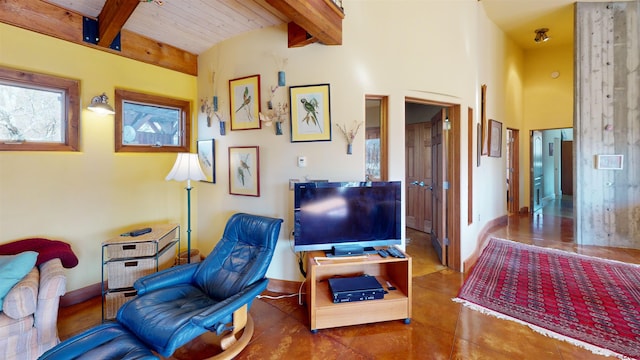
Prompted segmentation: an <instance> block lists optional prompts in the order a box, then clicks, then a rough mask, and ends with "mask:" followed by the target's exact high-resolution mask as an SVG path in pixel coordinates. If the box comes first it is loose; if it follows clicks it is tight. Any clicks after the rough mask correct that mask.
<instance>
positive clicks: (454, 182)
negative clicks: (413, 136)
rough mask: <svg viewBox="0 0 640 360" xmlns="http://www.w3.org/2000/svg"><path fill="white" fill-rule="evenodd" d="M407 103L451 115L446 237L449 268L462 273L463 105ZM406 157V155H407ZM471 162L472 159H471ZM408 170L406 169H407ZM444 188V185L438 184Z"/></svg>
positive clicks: (407, 100) (408, 99)
mask: <svg viewBox="0 0 640 360" xmlns="http://www.w3.org/2000/svg"><path fill="white" fill-rule="evenodd" d="M404 102H405V103H416V104H423V105H433V106H441V107H443V108H447V111H448V114H449V126H450V128H449V130H448V133H447V137H448V139H447V142H446V151H444V152H443V153H444V154H446V155H445V156H446V159H447V179H448V182H449V189H448V190H447V191H446V194H447V195H446V199H447V204H448V206H447V226H446V231H447V233H446V235H447V238H448V239H449V244H448V246H447V248H448V250H447V264H446V265H447V266H448V267H449V268H451V269H453V270H456V271H462V261H461V259H460V218H461V216H460V206H459V205H460V150H461V149H460V132H461V131H460V129H461V123H462V119H461V111H462V110H461V105H460V104H456V103H448V102H440V101H433V100H427V99H420V98H415V97H409V96H407V97H405V99H404ZM403 127H404V123H403ZM405 156H406V155H405ZM469 161H471V159H469ZM405 170H406V169H405ZM437 185H438V186H441V187H442V186H443V184H437Z"/></svg>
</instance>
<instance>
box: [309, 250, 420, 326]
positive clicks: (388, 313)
mask: <svg viewBox="0 0 640 360" xmlns="http://www.w3.org/2000/svg"><path fill="white" fill-rule="evenodd" d="M405 255H406V254H405ZM359 275H369V276H375V277H376V279H378V281H379V282H380V284H381V285H382V287H383V288H384V289H385V290H387V291H388V293H387V294H385V296H384V299H379V300H365V301H355V302H346V303H339V304H335V303H333V297H332V295H331V291H330V290H329V283H328V281H327V279H329V278H331V277H338V276H342V277H344V276H359ZM387 281H389V282H390V283H391V285H392V286H394V287H395V288H396V290H388V286H387ZM411 292H412V289H411V257H410V256H408V255H406V258H394V257H391V256H389V257H387V258H383V257H381V256H380V255H378V254H372V255H366V256H363V257H352V258H340V257H335V258H331V259H327V258H326V257H325V254H324V253H323V252H321V251H316V252H311V253H309V254H307V307H308V310H309V322H310V328H311V331H312V332H314V333H315V332H317V330H318V329H326V328H333V327H339V326H347V325H356V324H367V323H373V322H380V321H390V320H404V321H405V323H407V324H408V323H409V322H410V319H411Z"/></svg>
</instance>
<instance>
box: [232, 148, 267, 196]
mask: <svg viewBox="0 0 640 360" xmlns="http://www.w3.org/2000/svg"><path fill="white" fill-rule="evenodd" d="M229 194H232V195H245V196H260V152H259V147H258V146H231V147H229Z"/></svg>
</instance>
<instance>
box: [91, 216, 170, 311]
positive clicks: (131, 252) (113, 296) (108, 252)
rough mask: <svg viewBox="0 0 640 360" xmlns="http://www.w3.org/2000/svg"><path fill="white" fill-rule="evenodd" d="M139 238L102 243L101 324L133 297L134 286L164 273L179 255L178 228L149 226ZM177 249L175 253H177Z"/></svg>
mask: <svg viewBox="0 0 640 360" xmlns="http://www.w3.org/2000/svg"><path fill="white" fill-rule="evenodd" d="M149 227H150V228H151V229H152V231H151V232H150V233H147V234H144V235H140V236H135V237H131V236H118V237H115V238H113V239H110V240H107V241H104V242H103V243H102V282H101V286H102V320H103V321H104V320H111V319H114V318H115V316H116V313H117V312H118V309H119V308H120V306H122V304H124V303H125V302H127V301H130V300H133V299H134V298H135V297H136V295H137V294H136V290H135V289H134V288H133V283H134V282H135V281H136V280H138V279H139V278H140V277H142V276H145V275H149V274H152V273H154V272H157V271H160V270H164V269H167V268H169V267H171V266H173V265H174V264H175V263H176V254H178V253H179V252H180V225H178V224H160V225H154V226H149ZM176 248H177V251H176Z"/></svg>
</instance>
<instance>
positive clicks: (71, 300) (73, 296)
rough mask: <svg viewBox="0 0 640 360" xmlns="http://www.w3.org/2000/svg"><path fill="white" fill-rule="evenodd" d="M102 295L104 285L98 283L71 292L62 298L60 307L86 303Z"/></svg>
mask: <svg viewBox="0 0 640 360" xmlns="http://www.w3.org/2000/svg"><path fill="white" fill-rule="evenodd" d="M101 295H102V284H100V283H96V284H93V285H89V286H86V287H83V288H80V289H77V290H73V291H69V292H68V293H66V294H64V295H63V296H62V297H61V298H60V307H67V306H71V305H75V304H79V303H81V302H85V301H87V300H89V299H93V298H94V297H96V296H101Z"/></svg>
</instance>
